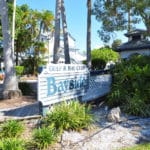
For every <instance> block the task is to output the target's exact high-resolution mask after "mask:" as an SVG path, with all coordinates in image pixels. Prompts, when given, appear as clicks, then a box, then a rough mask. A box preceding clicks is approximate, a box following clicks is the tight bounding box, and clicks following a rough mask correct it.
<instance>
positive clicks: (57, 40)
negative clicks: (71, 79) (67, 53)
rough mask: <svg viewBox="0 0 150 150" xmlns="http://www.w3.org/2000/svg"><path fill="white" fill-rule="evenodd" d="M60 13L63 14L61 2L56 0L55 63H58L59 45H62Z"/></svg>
mask: <svg viewBox="0 0 150 150" xmlns="http://www.w3.org/2000/svg"><path fill="white" fill-rule="evenodd" d="M60 13H61V0H56V8H55V35H54V53H53V62H54V63H55V64H56V63H58V60H59V57H58V53H59V45H60Z"/></svg>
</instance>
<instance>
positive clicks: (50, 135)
mask: <svg viewBox="0 0 150 150" xmlns="http://www.w3.org/2000/svg"><path fill="white" fill-rule="evenodd" d="M56 139H57V132H56V129H55V128H54V126H48V127H43V128H40V129H35V130H34V131H33V144H34V145H35V147H37V148H39V149H43V148H44V149H45V148H47V147H48V146H49V145H50V144H52V143H53V142H55V141H56Z"/></svg>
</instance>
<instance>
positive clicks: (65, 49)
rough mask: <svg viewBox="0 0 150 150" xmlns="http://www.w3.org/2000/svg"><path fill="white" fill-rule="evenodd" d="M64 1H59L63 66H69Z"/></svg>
mask: <svg viewBox="0 0 150 150" xmlns="http://www.w3.org/2000/svg"><path fill="white" fill-rule="evenodd" d="M65 14H66V13H65V7H64V0H61V15H62V26H63V35H64V55H65V64H70V55H69V42H68V32H67V22H66V15H65Z"/></svg>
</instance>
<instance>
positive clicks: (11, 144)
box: [0, 138, 25, 150]
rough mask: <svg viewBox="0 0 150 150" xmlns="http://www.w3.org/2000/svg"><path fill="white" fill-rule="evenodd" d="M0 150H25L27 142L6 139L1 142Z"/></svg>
mask: <svg viewBox="0 0 150 150" xmlns="http://www.w3.org/2000/svg"><path fill="white" fill-rule="evenodd" d="M0 150H25V142H24V141H23V140H20V139H16V138H5V139H2V140H1V141H0Z"/></svg>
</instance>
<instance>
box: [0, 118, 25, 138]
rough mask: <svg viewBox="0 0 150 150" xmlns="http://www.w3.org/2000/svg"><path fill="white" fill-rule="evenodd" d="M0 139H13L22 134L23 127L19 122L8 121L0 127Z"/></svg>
mask: <svg viewBox="0 0 150 150" xmlns="http://www.w3.org/2000/svg"><path fill="white" fill-rule="evenodd" d="M0 128H1V132H0V138H14V137H18V136H20V135H21V134H22V132H23V130H24V127H23V125H22V123H21V122H18V121H16V120H8V121H6V122H5V123H4V124H2V125H1V126H0Z"/></svg>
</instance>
